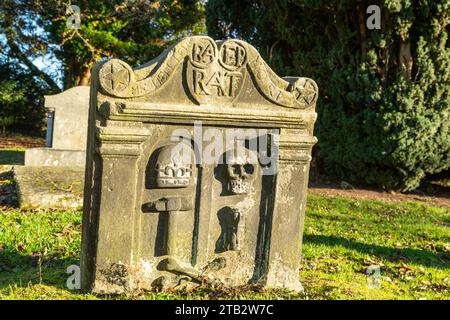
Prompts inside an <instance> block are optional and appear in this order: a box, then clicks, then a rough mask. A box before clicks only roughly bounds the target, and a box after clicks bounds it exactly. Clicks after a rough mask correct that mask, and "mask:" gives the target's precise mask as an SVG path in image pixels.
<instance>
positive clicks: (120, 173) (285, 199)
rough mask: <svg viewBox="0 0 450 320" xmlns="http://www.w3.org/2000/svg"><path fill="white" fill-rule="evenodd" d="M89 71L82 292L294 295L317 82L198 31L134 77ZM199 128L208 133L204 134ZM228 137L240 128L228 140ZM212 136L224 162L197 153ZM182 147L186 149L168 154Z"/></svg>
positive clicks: (114, 66) (117, 69)
mask: <svg viewBox="0 0 450 320" xmlns="http://www.w3.org/2000/svg"><path fill="white" fill-rule="evenodd" d="M92 74H93V78H92V87H91V92H92V94H91V100H90V101H91V102H90V115H89V128H88V149H87V163H86V179H85V191H84V194H85V197H84V212H83V226H82V228H83V238H82V254H81V272H82V287H83V289H84V290H91V291H94V292H97V293H118V292H123V291H126V290H134V289H152V288H158V289H167V288H170V287H176V286H178V285H180V284H181V283H182V282H184V281H188V283H192V284H195V283H200V282H202V281H205V280H206V281H208V282H210V283H213V284H214V285H225V286H237V285H245V284H248V283H258V284H261V285H263V286H265V287H271V288H276V287H282V288H288V289H293V290H301V289H302V287H301V284H300V282H299V264H300V253H301V245H302V235H303V222H304V214H305V206H306V191H307V182H308V172H309V163H310V160H311V148H312V146H313V145H314V143H316V138H314V137H313V124H314V121H315V119H316V113H315V110H314V109H315V104H316V100H317V96H318V88H317V85H316V84H315V82H314V81H312V80H310V79H308V78H298V77H285V78H279V77H278V76H277V75H276V74H275V73H274V72H273V71H272V70H271V69H270V68H269V66H268V65H267V64H266V63H265V62H264V61H263V59H262V58H261V56H260V55H259V53H258V52H257V51H256V49H255V48H254V47H252V46H251V45H249V44H248V43H245V42H243V41H239V40H227V41H218V42H215V41H214V40H212V39H211V38H209V37H203V36H196V37H190V38H186V39H184V40H182V41H180V42H179V43H177V44H176V45H174V46H173V47H171V48H169V49H168V50H166V51H165V52H164V53H163V54H162V55H161V56H159V57H158V58H156V59H155V60H152V61H150V62H149V63H147V64H145V65H143V66H141V67H138V68H136V69H134V70H133V69H131V68H130V66H129V65H128V64H126V63H125V62H123V61H121V60H117V59H112V60H109V61H106V62H102V63H99V64H97V65H96V67H95V68H94V69H93V73H92ZM199 124H201V125H202V128H203V129H204V130H205V131H208V130H210V131H209V132H210V133H211V132H213V133H214V134H212V135H210V136H209V137H208V138H207V137H206V136H205V135H203V134H200V137H198V134H197V133H198V130H199ZM230 129H234V130H237V131H243V132H246V134H244V137H242V136H240V135H238V134H237V135H236V137H235V138H233V139H232V141H231V142H232V143H231V144H225V142H228V140H227V141H224V140H226V139H225V138H224V137H226V136H227V134H228V133H229V132H230ZM211 130H212V131H211ZM251 132H257V134H256V136H252V135H251V134H250V133H251ZM203 133H204V132H203ZM247 134H248V136H247ZM231 136H232V135H231ZM232 137H233V136H232ZM213 139H214V140H217V141H216V142H217V143H218V145H221V144H222V145H227V147H226V148H225V149H224V153H220V154H217V153H214V157H215V158H216V160H218V159H225V161H224V162H220V161H216V162H206V161H204V160H205V159H206V157H205V158H202V157H203V156H204V154H206V153H208V152H206V151H208V150H209V151H210V150H211V149H210V147H211V144H210V142H211V141H212V140H213ZM264 141H265V142H267V143H266V145H267V148H266V149H264V148H260V146H261V145H264ZM219 142H220V143H219ZM255 142H256V143H255ZM180 145H184V146H185V147H186V146H187V148H188V150H189V152H187V153H185V154H184V155H185V157H180V158H176V157H175V156H174V155H176V154H177V153H176V150H177V148H178V147H179V146H180ZM255 145H256V146H258V148H254V146H255ZM269 145H270V152H269V150H268V146H269ZM228 146H231V148H230V149H228ZM239 147H240V148H241V149H243V150H244V152H243V153H234V151H235V149H236V148H239ZM269 153H270V156H271V157H272V158H271V159H272V161H271V162H270V163H268V162H267V161H265V160H264V159H265V157H267V156H268V155H269ZM199 158H200V159H201V161H199ZM263 160H264V161H263ZM274 169H275V170H274ZM271 170H272V171H271Z"/></svg>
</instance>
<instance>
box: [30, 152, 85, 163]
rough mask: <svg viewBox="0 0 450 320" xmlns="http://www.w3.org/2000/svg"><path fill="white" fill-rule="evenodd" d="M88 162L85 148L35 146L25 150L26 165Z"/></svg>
mask: <svg viewBox="0 0 450 320" xmlns="http://www.w3.org/2000/svg"><path fill="white" fill-rule="evenodd" d="M85 163H86V151H84V150H57V149H52V148H33V149H28V150H26V151H25V165H26V166H81V167H84V165H85Z"/></svg>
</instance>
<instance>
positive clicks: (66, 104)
mask: <svg viewBox="0 0 450 320" xmlns="http://www.w3.org/2000/svg"><path fill="white" fill-rule="evenodd" d="M45 107H46V108H47V109H54V111H55V114H54V124H53V138H52V148H54V149H67V150H86V139H87V123H88V110H89V87H88V86H79V87H73V88H71V89H69V90H66V91H64V92H62V93H59V94H55V95H51V96H45Z"/></svg>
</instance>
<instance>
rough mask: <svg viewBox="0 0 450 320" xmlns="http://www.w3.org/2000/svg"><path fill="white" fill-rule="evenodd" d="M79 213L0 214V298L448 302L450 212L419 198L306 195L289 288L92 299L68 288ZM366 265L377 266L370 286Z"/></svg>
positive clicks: (78, 235) (76, 254) (77, 240)
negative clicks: (299, 252)
mask: <svg viewBox="0 0 450 320" xmlns="http://www.w3.org/2000/svg"><path fill="white" fill-rule="evenodd" d="M80 242H81V212H59V211H34V212H20V211H18V210H12V209H10V210H7V211H2V212H0V299H99V298H103V299H112V298H114V299H420V298H422V299H423V298H426V299H450V282H449V274H450V212H449V210H448V209H444V208H439V207H433V206H427V205H424V204H421V203H413V202H411V203H384V202H381V201H369V200H365V201H361V200H350V199H343V198H328V197H321V196H313V195H311V196H309V199H308V208H307V215H306V224H305V236H304V244H303V261H302V266H301V270H300V279H301V281H302V284H303V286H304V287H305V293H303V294H297V293H293V292H289V291H286V290H263V291H260V290H251V289H250V290H243V289H237V290H214V289H213V288H207V287H206V288H199V289H197V290H193V291H192V290H191V291H188V290H179V291H173V292H166V293H148V292H147V293H142V292H137V293H131V294H128V295H121V296H116V297H96V296H94V295H90V294H82V293H80V292H77V291H70V290H68V289H67V288H66V279H67V275H66V274H65V271H66V268H67V267H68V266H69V265H71V264H78V260H79V254H80V252H79V248H80ZM369 266H375V267H378V268H379V270H380V274H379V278H377V281H378V282H377V284H378V286H377V287H373V286H372V287H371V286H369V285H368V280H370V279H371V278H369V277H370V275H368V274H367V268H368V267H369Z"/></svg>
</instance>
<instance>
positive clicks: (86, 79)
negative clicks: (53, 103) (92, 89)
mask: <svg viewBox="0 0 450 320" xmlns="http://www.w3.org/2000/svg"><path fill="white" fill-rule="evenodd" d="M90 82H91V69H90V68H83V71H82V73H81V75H80V80H79V82H78V85H79V86H88V85H89V84H90Z"/></svg>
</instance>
